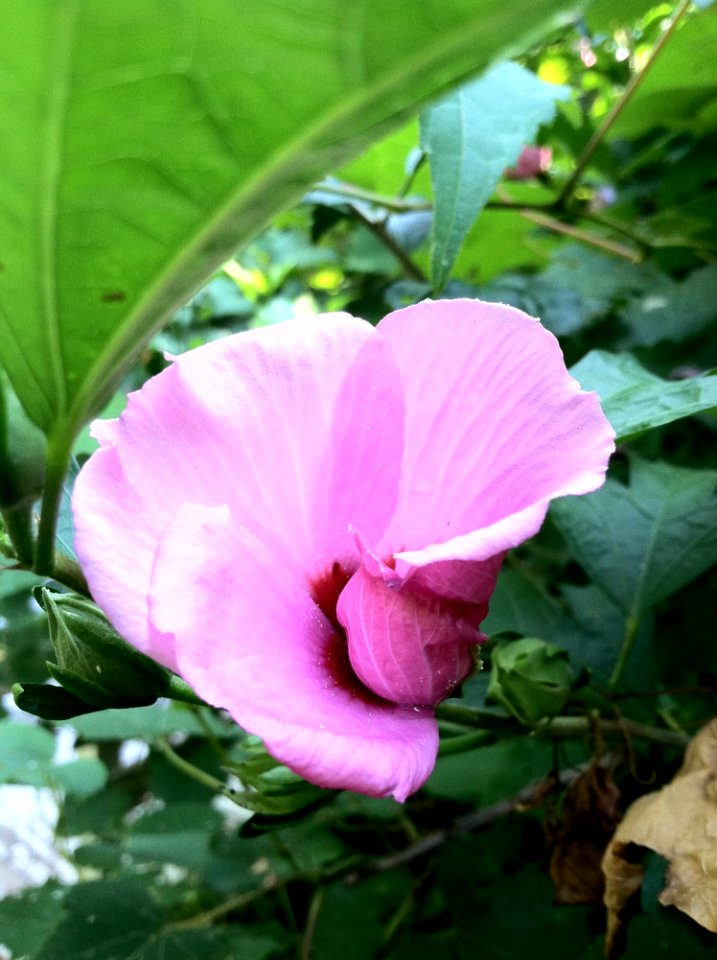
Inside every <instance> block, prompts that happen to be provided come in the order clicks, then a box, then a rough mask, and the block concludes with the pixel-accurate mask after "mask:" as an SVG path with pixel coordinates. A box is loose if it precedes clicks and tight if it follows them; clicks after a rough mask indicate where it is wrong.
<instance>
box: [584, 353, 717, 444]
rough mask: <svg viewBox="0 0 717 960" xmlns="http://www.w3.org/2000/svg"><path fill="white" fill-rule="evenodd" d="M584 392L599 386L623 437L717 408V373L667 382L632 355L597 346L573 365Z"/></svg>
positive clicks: (608, 413) (617, 431) (607, 414)
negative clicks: (599, 348) (598, 348)
mask: <svg viewBox="0 0 717 960" xmlns="http://www.w3.org/2000/svg"><path fill="white" fill-rule="evenodd" d="M570 372H571V374H572V375H573V376H574V377H575V379H576V380H577V381H578V383H579V384H580V386H581V387H582V388H583V390H596V391H597V393H598V394H599V396H600V400H601V402H602V408H603V410H604V411H605V415H606V417H607V418H608V420H609V421H610V423H611V424H612V425H613V427H614V429H615V432H616V434H617V439H618V440H625V439H627V438H628V437H633V436H637V435H638V434H640V433H644V432H645V431H646V430H652V429H653V428H654V427H660V426H663V425H664V424H666V423H672V422H673V421H674V420H680V419H681V418H682V417H689V416H691V415H692V414H694V413H700V412H702V411H703V410H709V409H710V408H711V407H715V406H717V371H711V372H709V373H706V374H703V375H702V376H699V377H690V378H688V379H685V380H663V379H662V378H661V377H657V376H655V374H653V373H650V371H649V370H646V369H645V368H644V367H643V366H642V364H641V363H640V362H639V361H638V360H636V359H635V358H634V357H633V356H632V355H631V354H629V353H617V354H615V353H608V352H607V351H606V350H591V351H590V353H588V354H587V355H586V356H584V357H583V359H582V360H580V361H579V363H576V364H575V366H574V367H572V369H571V371H570Z"/></svg>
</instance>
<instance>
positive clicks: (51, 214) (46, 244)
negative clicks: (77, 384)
mask: <svg viewBox="0 0 717 960" xmlns="http://www.w3.org/2000/svg"><path fill="white" fill-rule="evenodd" d="M77 10H78V4H76V3H69V4H68V3H64V2H62V3H58V4H57V6H56V8H55V20H54V30H53V31H52V47H51V50H52V55H51V57H50V61H49V63H48V68H47V74H46V75H47V79H48V84H47V101H46V103H47V113H46V116H45V123H44V125H43V130H42V136H41V144H42V163H41V165H40V178H39V180H40V189H39V191H38V193H39V198H38V199H39V219H40V230H39V239H40V278H39V282H40V286H41V290H42V302H43V308H44V309H43V315H44V318H45V321H46V336H47V347H48V354H49V361H50V371H51V377H52V384H53V388H54V397H55V401H56V404H57V408H58V412H60V413H62V412H63V411H64V410H65V408H66V407H67V381H66V377H65V368H64V361H63V353H62V335H61V330H60V313H59V303H58V298H57V224H58V206H59V203H58V195H59V189H58V187H59V182H60V178H61V176H62V158H63V156H64V142H65V124H66V118H67V104H68V100H69V91H70V75H71V61H72V53H73V50H74V36H75V32H76V23H77Z"/></svg>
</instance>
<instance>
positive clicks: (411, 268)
mask: <svg viewBox="0 0 717 960" xmlns="http://www.w3.org/2000/svg"><path fill="white" fill-rule="evenodd" d="M351 210H352V212H353V214H354V216H355V217H356V219H357V220H360V221H361V223H363V225H364V226H365V227H366V228H367V229H369V230H370V231H371V233H372V234H373V235H374V236H375V237H376V238H377V239H378V240H379V241H380V242H381V243H382V244H383V245H384V247H386V249H387V250H388V251H389V252H390V253H392V254H393V255H394V257H395V258H396V260H398V262H399V263H400V264H401V266H402V267H403V272H404V273H405V274H406V276H407V277H408V278H409V279H410V280H415V281H416V282H418V283H426V284H427V283H428V277H427V276H426V275H425V273H424V272H423V271H422V270H421V268H420V267H419V266H418V265H417V264H415V263H414V262H413V260H411V258H410V257H409V255H408V254H407V253H406V251H405V250H404V249H403V247H402V246H401V245H400V244H399V243H396V241H395V240H394V239H393V237H392V236H391V234H390V233H389V232H388V230H387V229H386V224H385V223H384V222H382V221H380V220H372V219H371V217H367V216H366V214H365V213H364V212H363V210H361V209H360V207H357V206H355V205H354V204H352V205H351Z"/></svg>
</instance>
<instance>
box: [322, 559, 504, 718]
mask: <svg viewBox="0 0 717 960" xmlns="http://www.w3.org/2000/svg"><path fill="white" fill-rule="evenodd" d="M336 612H337V616H338V619H339V621H340V622H341V624H342V625H343V626H344V627H345V629H346V635H347V638H348V648H349V657H350V660H351V666H352V667H353V669H354V671H355V672H356V674H357V675H358V677H359V678H360V679H361V680H362V681H363V682H364V683H365V684H366V686H367V687H368V688H369V689H370V690H373V691H374V693H377V694H378V695H379V696H381V697H384V698H385V699H387V700H391V701H393V702H394V703H401V704H405V705H412V704H425V705H428V706H436V704H438V703H440V702H441V700H444V699H445V698H446V697H447V696H449V694H450V692H451V690H453V688H454V687H456V686H457V685H458V684H459V683H461V681H463V680H465V678H466V677H467V676H468V674H469V673H470V672H471V670H472V669H473V666H474V661H473V657H472V655H471V649H472V648H473V647H474V646H475V645H476V644H477V643H479V642H480V640H481V639H483V638H482V637H481V635H480V634H479V632H478V630H477V627H476V621H479V620H480V619H481V618H482V616H483V615H484V613H485V610H484V609H480V611H479V609H478V607H477V606H474V605H472V604H458V603H456V602H452V601H449V600H445V599H444V598H442V597H437V596H432V595H430V594H424V593H419V592H415V591H412V590H410V589H409V588H407V587H397V586H396V585H392V584H391V582H390V581H389V582H386V580H385V579H384V578H383V577H381V576H380V575H378V576H375V575H372V574H371V573H369V572H368V570H367V569H366V567H364V566H362V567H360V568H359V569H358V570H357V571H356V573H355V574H354V575H353V576H352V577H351V579H350V580H349V582H348V583H347V584H346V586H345V587H344V589H343V591H342V592H341V596H340V597H339V602H338V607H337V611H336Z"/></svg>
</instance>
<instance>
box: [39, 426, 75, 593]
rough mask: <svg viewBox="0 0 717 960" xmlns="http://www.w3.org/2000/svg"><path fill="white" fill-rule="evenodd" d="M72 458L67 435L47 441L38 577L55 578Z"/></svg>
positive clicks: (51, 437)
mask: <svg viewBox="0 0 717 960" xmlns="http://www.w3.org/2000/svg"><path fill="white" fill-rule="evenodd" d="M71 458H72V442H71V440H69V439H68V438H67V437H66V436H65V434H64V432H59V433H53V434H50V436H49V437H48V438H47V462H46V471H45V492H44V493H43V496H42V509H41V513H40V526H39V528H38V531H37V544H36V546H35V573H39V574H41V575H43V576H47V577H51V576H53V574H54V570H55V528H56V527H57V518H58V516H59V513H60V502H61V500H62V489H63V484H64V482H65V477H66V476H67V471H68V470H69V468H70V460H71Z"/></svg>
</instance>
